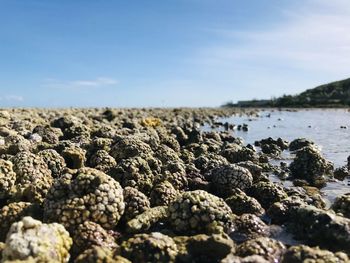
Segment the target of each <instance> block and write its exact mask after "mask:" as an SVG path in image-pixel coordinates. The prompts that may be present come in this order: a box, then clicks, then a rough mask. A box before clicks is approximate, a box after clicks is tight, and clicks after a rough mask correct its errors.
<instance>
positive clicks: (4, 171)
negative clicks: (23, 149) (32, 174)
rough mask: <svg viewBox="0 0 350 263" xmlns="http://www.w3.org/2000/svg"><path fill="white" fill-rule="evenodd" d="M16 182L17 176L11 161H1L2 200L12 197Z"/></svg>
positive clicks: (0, 184)
mask: <svg viewBox="0 0 350 263" xmlns="http://www.w3.org/2000/svg"><path fill="white" fill-rule="evenodd" d="M15 182H16V174H15V172H14V171H13V164H12V162H10V161H6V160H3V159H0V199H6V198H8V197H10V196H11V194H12V192H13V190H14V189H13V187H14V185H15Z"/></svg>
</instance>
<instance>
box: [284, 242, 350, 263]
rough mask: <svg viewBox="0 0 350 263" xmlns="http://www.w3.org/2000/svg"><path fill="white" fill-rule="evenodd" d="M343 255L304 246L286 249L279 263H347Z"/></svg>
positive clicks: (347, 260)
mask: <svg viewBox="0 0 350 263" xmlns="http://www.w3.org/2000/svg"><path fill="white" fill-rule="evenodd" d="M349 260H350V259H349V258H348V256H347V255H346V254H345V253H342V252H337V253H335V254H334V253H332V252H330V251H328V250H322V249H320V248H318V247H314V248H311V247H308V246H305V245H299V246H292V247H290V248H288V250H287V251H286V252H285V254H284V255H283V257H282V260H281V263H304V262H310V263H326V262H338V263H345V262H349Z"/></svg>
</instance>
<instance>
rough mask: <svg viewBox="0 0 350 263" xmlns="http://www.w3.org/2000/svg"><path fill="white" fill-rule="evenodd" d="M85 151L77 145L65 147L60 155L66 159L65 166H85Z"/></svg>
mask: <svg viewBox="0 0 350 263" xmlns="http://www.w3.org/2000/svg"><path fill="white" fill-rule="evenodd" d="M85 154H86V151H85V150H84V149H82V148H80V147H77V146H71V147H67V148H65V149H64V150H63V151H62V153H61V155H62V157H63V158H64V160H65V161H66V164H67V167H69V168H72V169H79V168H82V167H84V166H85V162H86V156H85Z"/></svg>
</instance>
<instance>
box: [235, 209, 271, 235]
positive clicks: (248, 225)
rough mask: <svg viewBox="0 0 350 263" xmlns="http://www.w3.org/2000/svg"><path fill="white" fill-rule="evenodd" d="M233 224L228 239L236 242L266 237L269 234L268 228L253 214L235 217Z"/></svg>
mask: <svg viewBox="0 0 350 263" xmlns="http://www.w3.org/2000/svg"><path fill="white" fill-rule="evenodd" d="M234 223H235V224H234V227H233V231H232V232H231V233H230V237H231V238H232V239H233V240H235V241H237V242H243V241H246V240H249V239H253V238H257V237H261V236H268V235H269V233H270V232H269V227H268V226H267V225H266V224H265V223H264V222H263V221H262V220H261V219H260V218H259V217H257V216H256V215H253V214H243V215H241V216H239V217H237V218H236V219H235V222H234Z"/></svg>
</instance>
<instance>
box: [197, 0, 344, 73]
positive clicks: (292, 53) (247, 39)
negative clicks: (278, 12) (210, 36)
mask: <svg viewBox="0 0 350 263" xmlns="http://www.w3.org/2000/svg"><path fill="white" fill-rule="evenodd" d="M284 14H285V19H284V21H282V22H281V23H280V24H278V25H277V26H275V27H273V28H271V27H270V28H267V29H266V30H259V31H248V32H247V31H245V32H239V31H232V30H230V29H227V28H220V29H216V30H215V32H216V34H220V36H223V37H224V38H225V42H222V43H217V44H215V45H213V46H207V47H202V48H201V49H199V50H198V53H197V55H196V57H195V58H194V60H193V61H194V62H196V63H198V64H201V65H206V66H215V67H226V68H233V67H234V68H237V67H238V66H239V65H242V66H244V65H245V64H249V65H254V67H261V68H265V69H266V68H269V67H272V68H274V67H276V68H278V67H284V68H286V67H288V68H292V69H294V70H303V71H310V72H311V71H312V72H318V73H320V74H329V76H340V75H344V76H346V75H347V74H349V68H350V59H349V58H350V34H349V28H350V1H347V0H333V1H326V0H317V1H316V0H305V1H304V2H303V4H302V5H301V6H299V7H295V8H294V9H293V10H285V12H284Z"/></svg>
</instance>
